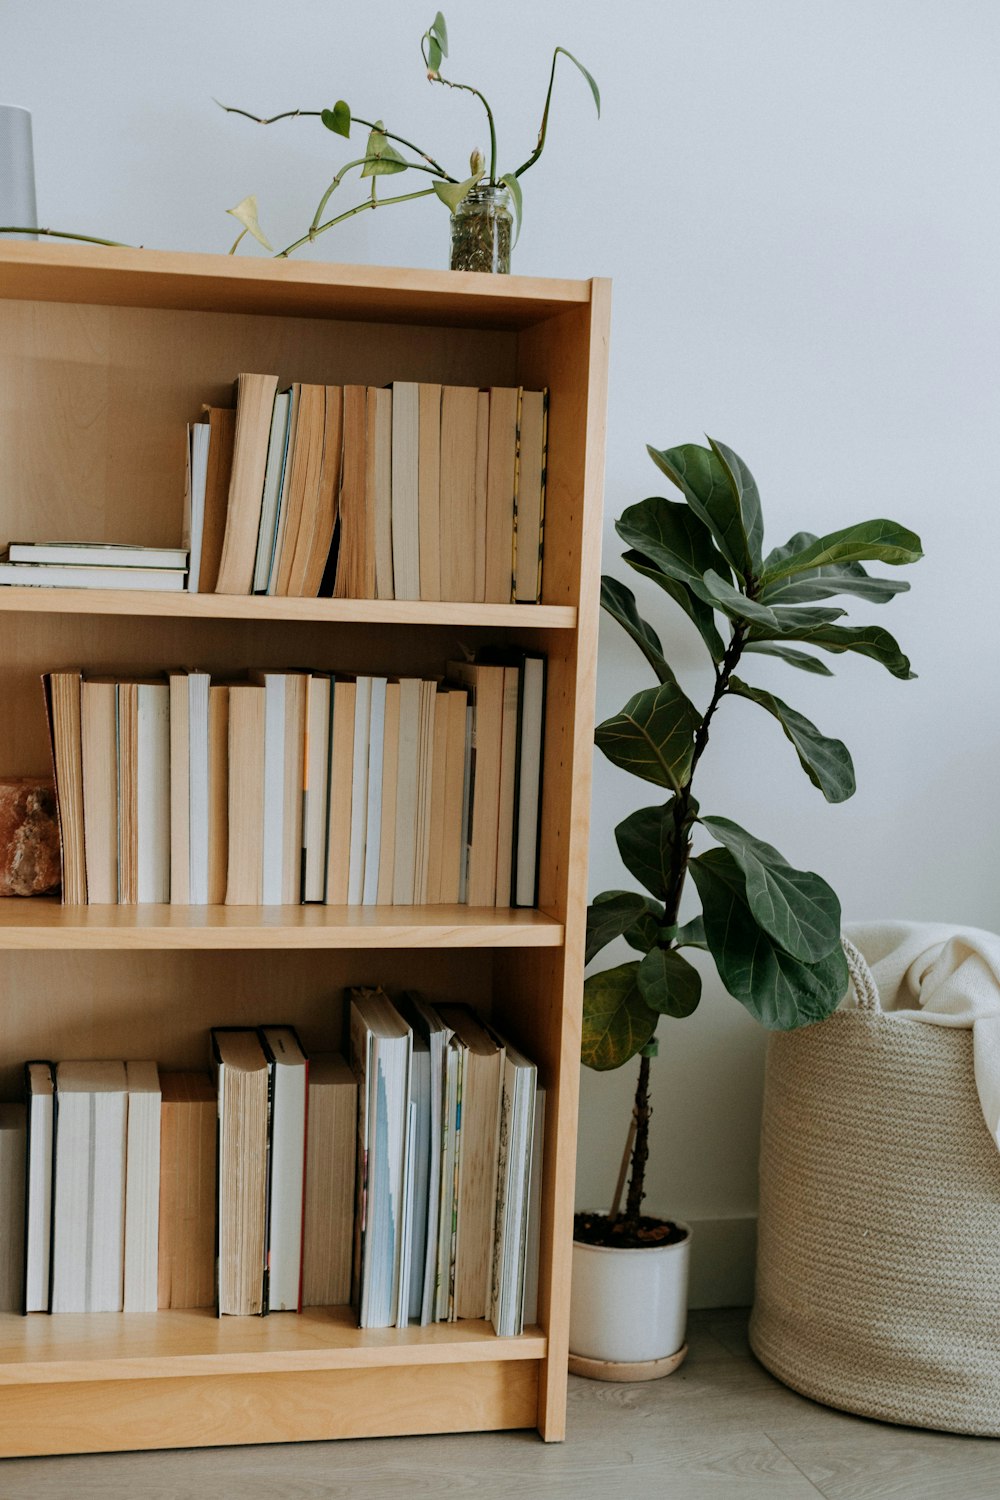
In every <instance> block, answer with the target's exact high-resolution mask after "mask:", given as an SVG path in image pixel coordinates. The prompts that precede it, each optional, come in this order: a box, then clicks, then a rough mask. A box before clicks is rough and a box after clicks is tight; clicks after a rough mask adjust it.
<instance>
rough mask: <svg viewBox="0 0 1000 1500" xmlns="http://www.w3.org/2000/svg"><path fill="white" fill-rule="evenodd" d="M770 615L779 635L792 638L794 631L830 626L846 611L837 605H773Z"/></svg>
mask: <svg viewBox="0 0 1000 1500" xmlns="http://www.w3.org/2000/svg"><path fill="white" fill-rule="evenodd" d="M771 613H772V614H773V615H774V618H775V619H776V620H777V622H778V629H779V630H780V632H781V634H782V635H789V636H794V635H795V633H796V631H798V630H811V629H812V628H813V626H814V625H832V624H833V622H834V620H842V619H843V618H844V616H845V615H846V614H847V610H846V609H841V608H840V606H839V605H837V604H825V605H824V604H814V605H799V604H774V605H772V606H771ZM754 633H755V634H756V632H754Z"/></svg>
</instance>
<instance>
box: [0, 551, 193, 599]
mask: <svg viewBox="0 0 1000 1500" xmlns="http://www.w3.org/2000/svg"><path fill="white" fill-rule="evenodd" d="M187 569H188V553H187V549H186V548H179V547H130V546H128V545H121V544H118V543H108V544H103V543H97V542H11V544H10V545H9V546H8V547H5V548H4V549H3V552H2V553H0V586H3V587H5V588H9V587H17V588H67V589H154V590H157V591H160V592H166V593H174V594H178V593H180V592H181V591H182V590H183V589H184V587H185V586H186V583H187Z"/></svg>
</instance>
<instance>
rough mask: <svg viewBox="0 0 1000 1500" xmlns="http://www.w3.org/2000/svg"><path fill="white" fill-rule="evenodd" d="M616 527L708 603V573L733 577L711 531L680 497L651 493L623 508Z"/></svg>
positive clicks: (620, 533)
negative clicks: (634, 503)
mask: <svg viewBox="0 0 1000 1500" xmlns="http://www.w3.org/2000/svg"><path fill="white" fill-rule="evenodd" d="M615 530H616V531H617V533H618V535H619V536H620V537H621V539H622V541H623V542H627V544H628V545H629V546H630V547H634V548H635V549H636V551H638V552H640V553H641V554H642V556H643V557H645V558H648V559H649V561H650V563H651V564H652V565H653V566H654V567H656V568H658V569H659V570H660V572H661V573H665V574H666V575H667V577H668V578H673V579H676V580H677V582H679V583H684V584H687V586H688V588H691V589H693V590H694V592H695V593H696V594H697V595H698V597H699V598H701V599H703V600H705V602H706V603H711V600H710V598H709V597H708V595H707V594H706V592H705V583H704V578H705V574H706V573H708V572H709V571H714V572H715V573H717V574H719V576H720V577H723V578H726V579H727V580H728V578H729V568H728V567H727V565H726V560H725V558H724V557H723V556H722V554H721V552H719V550H718V549H717V548H716V546H715V544H714V543H713V541H712V537H711V533H710V532H709V531H708V529H707V527H706V526H705V525H704V524H703V522H702V521H700V520H699V519H698V517H697V516H696V515H695V514H694V512H693V511H692V510H690V509H689V507H688V506H686V505H684V504H683V503H682V502H681V501H680V500H665V499H664V498H663V496H662V495H650V496H649V498H648V499H646V500H640V501H639V503H638V504H637V505H630V506H629V507H628V509H627V510H625V511H623V512H622V514H621V515H620V516H619V518H618V520H617V521H616V522H615Z"/></svg>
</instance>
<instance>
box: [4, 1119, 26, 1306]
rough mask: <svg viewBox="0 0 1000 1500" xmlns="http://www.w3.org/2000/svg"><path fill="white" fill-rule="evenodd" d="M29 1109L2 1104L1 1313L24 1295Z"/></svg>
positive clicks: (20, 1300) (17, 1303)
mask: <svg viewBox="0 0 1000 1500" xmlns="http://www.w3.org/2000/svg"><path fill="white" fill-rule="evenodd" d="M25 1150H26V1147H25V1108H24V1105H23V1104H0V1312H10V1313H12V1312H20V1311H21V1310H22V1307H23V1297H24V1172H25Z"/></svg>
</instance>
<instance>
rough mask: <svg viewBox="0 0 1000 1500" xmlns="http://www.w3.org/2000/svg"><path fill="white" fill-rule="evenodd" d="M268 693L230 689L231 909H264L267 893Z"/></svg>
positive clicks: (228, 899) (228, 901)
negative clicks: (265, 771) (266, 735)
mask: <svg viewBox="0 0 1000 1500" xmlns="http://www.w3.org/2000/svg"><path fill="white" fill-rule="evenodd" d="M264 698H265V689H264V688H262V687H256V686H251V685H249V684H248V685H243V684H240V685H238V686H233V687H230V689H229V771H228V783H229V786H228V790H229V799H228V805H229V815H228V827H229V841H228V856H227V861H226V866H227V872H228V873H227V879H226V905H227V906H259V905H261V903H262V902H263V889H264V785H265V782H264V735H265V727H264V725H265V710H264Z"/></svg>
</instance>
